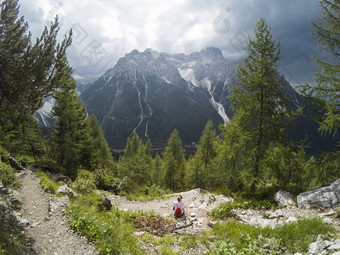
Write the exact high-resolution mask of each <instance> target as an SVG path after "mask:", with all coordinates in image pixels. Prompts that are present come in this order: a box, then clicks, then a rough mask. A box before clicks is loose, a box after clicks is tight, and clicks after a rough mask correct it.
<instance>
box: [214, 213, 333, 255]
mask: <svg viewBox="0 0 340 255" xmlns="http://www.w3.org/2000/svg"><path fill="white" fill-rule="evenodd" d="M336 232H337V231H336V229H334V228H332V227H330V226H329V225H327V224H326V223H324V222H323V221H322V219H321V218H300V219H298V221H296V222H290V223H286V224H284V225H283V226H279V227H276V228H274V229H272V228H270V227H267V228H261V227H258V226H252V225H247V224H242V223H240V222H238V221H229V222H226V223H222V224H216V225H214V227H213V229H212V233H213V235H214V237H215V239H217V240H219V241H217V243H215V248H213V249H212V251H214V252H215V253H212V254H223V253H218V252H220V251H228V252H231V253H230V254H238V253H232V252H235V250H236V251H242V252H244V253H240V254H282V253H281V252H282V248H286V249H288V250H289V251H290V252H293V253H295V252H306V251H307V249H308V245H309V244H310V243H312V242H315V241H316V238H317V236H318V235H326V234H328V233H336ZM259 236H261V237H262V238H261V239H259ZM268 242H269V243H271V245H270V247H272V248H271V249H270V250H266V249H265V248H264V247H268ZM280 247H281V248H280ZM255 251H256V252H255ZM248 252H249V253H248ZM266 252H267V253H266ZM268 252H269V253H268Z"/></svg>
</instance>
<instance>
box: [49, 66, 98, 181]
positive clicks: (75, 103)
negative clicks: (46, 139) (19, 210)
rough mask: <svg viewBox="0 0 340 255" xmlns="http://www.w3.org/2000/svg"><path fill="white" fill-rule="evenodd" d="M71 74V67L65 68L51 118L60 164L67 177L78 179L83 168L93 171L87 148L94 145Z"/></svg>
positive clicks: (55, 96)
mask: <svg viewBox="0 0 340 255" xmlns="http://www.w3.org/2000/svg"><path fill="white" fill-rule="evenodd" d="M71 72H72V70H71V68H70V67H68V66H67V67H64V69H63V73H64V76H63V79H62V80H61V81H60V90H58V91H56V92H55V93H54V95H53V97H54V98H55V102H56V104H55V106H54V107H53V109H52V115H53V116H54V117H55V119H56V121H55V124H56V127H55V134H54V143H55V148H56V154H57V163H58V164H59V165H60V166H61V167H62V168H64V169H65V171H66V174H67V175H69V176H70V177H71V178H76V177H77V169H78V168H79V167H80V166H82V167H84V168H91V163H92V160H93V157H92V154H91V152H92V151H93V150H92V149H88V146H91V144H90V143H89V140H90V137H89V133H88V131H87V129H86V123H85V120H86V113H85V108H84V106H83V104H82V102H81V101H80V98H79V97H78V94H77V90H76V83H75V81H74V79H73V78H72V76H71Z"/></svg>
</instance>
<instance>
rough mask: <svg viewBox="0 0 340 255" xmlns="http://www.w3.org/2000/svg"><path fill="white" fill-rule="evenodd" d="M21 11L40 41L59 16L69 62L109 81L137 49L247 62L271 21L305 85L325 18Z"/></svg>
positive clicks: (230, 6)
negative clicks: (209, 50) (109, 72)
mask: <svg viewBox="0 0 340 255" xmlns="http://www.w3.org/2000/svg"><path fill="white" fill-rule="evenodd" d="M20 5H21V9H20V11H21V14H22V15H24V16H25V19H26V20H27V21H28V23H29V25H30V30H31V31H32V32H33V35H35V36H38V35H39V34H40V33H41V31H42V29H43V27H44V26H45V25H46V24H48V23H49V22H50V21H51V20H53V16H54V15H56V14H57V15H59V16H60V21H61V31H60V33H61V35H62V34H65V33H67V31H68V30H69V29H70V28H71V27H72V28H73V30H74V37H73V46H72V47H71V48H70V49H69V52H68V56H69V59H70V63H71V65H73V66H74V68H75V70H76V72H78V73H79V74H81V75H86V74H98V75H99V74H102V73H103V72H104V71H105V68H109V67H110V66H112V63H113V62H114V61H117V60H118V58H120V57H122V56H124V54H125V53H127V52H130V51H132V50H133V49H138V50H139V51H143V50H144V49H145V48H153V49H155V50H157V51H162V52H169V53H180V52H184V53H191V52H194V51H198V50H200V49H202V48H205V47H208V46H215V47H219V48H220V49H221V50H222V52H223V54H224V56H225V57H226V58H229V59H232V60H236V59H238V58H240V57H241V56H243V54H244V52H243V49H244V44H245V41H246V38H247V36H248V34H249V33H252V31H253V30H254V27H255V24H256V21H257V20H258V19H259V18H260V17H262V16H264V17H265V18H266V19H267V21H268V23H269V24H270V25H271V27H272V28H273V33H274V36H275V38H277V39H280V41H281V46H282V49H283V50H282V54H285V55H286V56H288V57H287V59H285V56H283V59H282V60H283V62H286V63H287V65H288V66H286V69H287V70H291V72H293V73H294V74H293V75H292V76H294V77H295V78H296V79H295V82H300V80H299V79H300V78H299V77H300V76H301V77H302V75H301V74H299V72H298V71H297V70H295V69H296V65H297V64H296V63H300V62H301V59H307V58H308V56H305V55H306V54H309V52H310V54H309V55H312V54H313V53H314V50H315V49H314V48H315V47H314V46H315V43H314V42H313V38H312V37H311V36H310V32H311V26H310V23H309V22H310V20H315V19H317V18H318V16H319V8H318V6H317V0H315V1H312V2H311V1H310V0H300V1H295V0H287V1H272V0H247V1H242V2H240V1H234V0H227V1H225V0H223V1H222V0H214V1H204V0H201V1H198V0H164V1H159V0H146V1H140V0H124V1H118V0H115V1H112V0H73V1H66V0H59V1H55V0H20ZM302 9H303V11H302ZM308 29H309V30H308ZM60 38H62V36H61V37H60ZM285 42H287V43H286V44H284V43H285ZM301 44H303V47H304V50H305V51H308V52H307V53H306V52H303V55H302V53H301V54H300V52H297V51H296V50H295V49H296V48H298V47H297V45H301ZM312 45H313V47H312ZM96 48H97V50H98V54H97V56H96V58H95V59H93V58H91V57H90V56H89V51H90V50H94V49H96ZM300 48H301V47H300ZM292 52H294V53H292ZM288 58H289V59H288ZM300 58H301V59H300ZM302 62H303V61H302ZM289 63H293V64H292V65H291V66H290V65H289ZM293 68H294V69H293ZM305 68H306V67H304V69H305ZM310 68H312V67H310ZM307 69H308V68H307ZM304 78H305V76H304Z"/></svg>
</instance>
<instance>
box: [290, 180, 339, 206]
mask: <svg viewBox="0 0 340 255" xmlns="http://www.w3.org/2000/svg"><path fill="white" fill-rule="evenodd" d="M297 202H298V206H299V208H307V209H309V208H313V207H317V208H321V209H326V208H333V207H334V206H335V205H337V204H339V202H340V179H339V180H337V181H335V182H333V183H332V184H331V185H329V186H327V187H317V188H314V189H312V190H309V191H306V192H303V193H301V194H300V195H298V197H297Z"/></svg>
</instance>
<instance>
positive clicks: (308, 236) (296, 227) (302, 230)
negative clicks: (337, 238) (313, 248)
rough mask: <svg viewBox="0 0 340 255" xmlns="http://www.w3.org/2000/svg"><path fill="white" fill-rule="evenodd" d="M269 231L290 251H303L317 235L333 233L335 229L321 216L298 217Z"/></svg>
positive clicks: (335, 231)
mask: <svg viewBox="0 0 340 255" xmlns="http://www.w3.org/2000/svg"><path fill="white" fill-rule="evenodd" d="M269 232H271V233H270V234H271V236H273V237H275V238H276V239H278V240H280V244H281V245H282V246H285V247H287V248H288V249H289V250H290V251H292V252H298V251H299V252H301V251H302V252H304V251H307V250H308V245H309V244H310V243H313V242H315V241H316V239H317V237H318V235H327V234H329V233H333V234H335V233H337V230H336V229H335V228H333V227H331V226H329V225H328V224H326V223H324V222H323V220H322V219H321V218H300V219H298V221H296V222H290V223H286V224H285V225H283V226H281V227H279V228H275V229H273V230H272V231H269Z"/></svg>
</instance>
